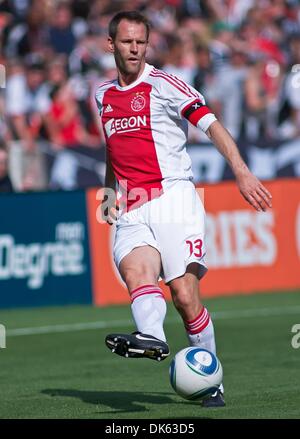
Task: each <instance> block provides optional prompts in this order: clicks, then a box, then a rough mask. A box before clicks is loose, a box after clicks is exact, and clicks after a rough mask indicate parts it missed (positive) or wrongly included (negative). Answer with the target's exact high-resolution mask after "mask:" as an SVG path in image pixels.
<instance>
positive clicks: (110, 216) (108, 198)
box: [95, 81, 119, 225]
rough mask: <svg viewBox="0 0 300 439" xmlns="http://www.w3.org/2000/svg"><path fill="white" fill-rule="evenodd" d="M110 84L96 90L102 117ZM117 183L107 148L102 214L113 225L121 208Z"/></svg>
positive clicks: (107, 83)
mask: <svg viewBox="0 0 300 439" xmlns="http://www.w3.org/2000/svg"><path fill="white" fill-rule="evenodd" d="M109 86H110V82H109V81H108V82H106V83H104V84H102V86H100V87H99V88H98V90H97V92H96V96H95V98H96V104H97V107H98V111H99V115H100V117H101V115H102V111H103V96H104V93H105V91H106V90H107V88H108V87H109ZM116 183H117V181H116V177H115V174H114V171H113V167H112V164H111V161H110V157H109V153H108V150H107V149H106V171H105V180H104V188H103V191H102V197H101V215H102V219H103V220H104V221H105V222H107V224H109V225H112V224H113V223H114V222H115V221H116V220H117V216H118V210H119V208H118V206H117V197H116Z"/></svg>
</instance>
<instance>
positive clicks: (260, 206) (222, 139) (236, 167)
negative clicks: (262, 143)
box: [206, 120, 272, 211]
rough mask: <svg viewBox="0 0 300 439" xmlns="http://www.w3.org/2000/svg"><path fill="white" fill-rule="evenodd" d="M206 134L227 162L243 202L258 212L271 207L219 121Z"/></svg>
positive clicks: (257, 181)
mask: <svg viewBox="0 0 300 439" xmlns="http://www.w3.org/2000/svg"><path fill="white" fill-rule="evenodd" d="M206 134H207V136H208V137H209V138H210V139H211V140H212V142H213V143H214V145H215V146H216V147H217V149H218V150H219V151H220V153H221V154H222V155H223V157H225V159H226V160H227V162H228V164H229V166H230V167H231V169H232V172H233V173H234V175H235V178H236V182H237V185H238V187H239V190H240V192H241V194H242V195H243V197H244V198H245V200H246V201H248V203H250V204H251V205H252V206H253V207H254V208H255V209H256V210H258V211H261V210H263V211H265V210H266V209H267V207H272V202H271V199H272V195H271V194H270V192H269V191H268V189H266V188H265V186H264V185H263V184H262V183H261V182H260V181H259V180H258V179H257V178H256V177H255V175H253V174H252V173H251V172H250V170H249V168H248V167H247V165H246V163H245V162H244V160H243V159H242V157H241V155H240V153H239V150H238V147H237V145H236V143H235V141H234V140H233V138H232V137H231V135H230V134H229V132H228V131H227V130H226V128H224V127H223V125H222V124H221V123H220V122H219V121H217V120H215V121H214V122H212V123H211V124H210V126H209V128H208V129H207V130H206Z"/></svg>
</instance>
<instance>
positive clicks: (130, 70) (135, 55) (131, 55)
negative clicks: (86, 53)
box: [108, 20, 148, 77]
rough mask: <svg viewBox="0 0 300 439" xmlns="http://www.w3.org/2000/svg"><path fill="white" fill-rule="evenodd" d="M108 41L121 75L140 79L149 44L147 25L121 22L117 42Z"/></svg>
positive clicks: (126, 21)
mask: <svg viewBox="0 0 300 439" xmlns="http://www.w3.org/2000/svg"><path fill="white" fill-rule="evenodd" d="M108 41H109V47H110V50H111V51H112V52H113V53H114V56H115V60H116V65H117V68H118V70H119V71H120V72H121V74H122V75H125V76H132V77H138V76H139V74H140V73H142V71H143V70H144V66H145V56H146V49H147V44H148V41H147V30H146V27H145V25H144V24H143V23H135V22H134V21H128V20H121V21H120V23H119V25H118V31H117V35H116V38H115V40H114V41H113V40H112V39H111V38H109V40H108Z"/></svg>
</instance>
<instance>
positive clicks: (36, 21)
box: [0, 0, 300, 192]
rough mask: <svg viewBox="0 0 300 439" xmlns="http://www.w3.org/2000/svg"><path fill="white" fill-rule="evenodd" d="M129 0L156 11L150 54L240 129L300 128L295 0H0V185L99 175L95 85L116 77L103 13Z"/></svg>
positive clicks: (67, 181)
mask: <svg viewBox="0 0 300 439" xmlns="http://www.w3.org/2000/svg"><path fill="white" fill-rule="evenodd" d="M133 9H138V10H140V11H142V12H143V13H144V14H145V15H146V16H147V17H148V18H149V19H150V21H151V23H152V32H151V36H150V44H149V49H148V53H147V60H148V62H149V63H150V64H153V65H154V66H155V67H157V68H162V69H164V70H165V71H167V72H169V73H172V74H175V75H177V76H179V77H180V78H182V79H184V80H185V81H186V82H187V83H189V84H191V85H193V86H194V87H195V88H196V89H197V90H199V91H200V92H201V93H202V94H203V95H204V96H205V97H206V101H207V102H208V103H209V105H210V107H211V108H212V109H213V111H214V112H215V114H216V115H217V116H218V118H219V119H220V120H221V121H222V122H223V124H224V125H225V126H226V128H227V129H228V130H229V131H230V133H231V134H232V136H233V137H234V138H235V139H236V140H238V139H241V138H243V139H247V140H248V141H250V142H257V141H262V140H263V141H264V140H266V141H270V140H271V141H272V140H282V141H285V140H287V139H295V138H297V137H298V136H300V1H299V0H166V1H161V0H151V1H147V0H0V47H1V50H0V58H1V60H0V64H1V65H2V67H3V66H4V69H3V68H2V69H0V86H1V89H0V139H1V143H0V192H1V191H5V190H8V189H9V188H11V190H12V187H14V190H16V191H26V190H43V189H75V188H77V187H78V186H79V182H78V181H79V180H78V169H79V167H82V168H83V169H86V170H87V171H88V170H91V169H92V170H93V172H94V174H95V175H96V176H97V178H98V179H99V183H101V181H102V180H101V179H102V178H103V174H104V167H103V162H101V159H103V157H104V148H103V147H104V139H103V136H102V135H101V130H100V129H99V117H98V113H97V109H96V105H95V102H94V92H95V89H96V88H97V86H98V85H99V84H101V82H103V81H105V80H107V79H112V78H113V77H115V68H114V59H113V56H112V55H111V54H109V53H108V52H107V28H108V23H109V21H110V19H111V17H112V16H113V14H114V13H116V12H118V11H120V10H133ZM0 67H1V66H0ZM189 136H190V138H189V140H190V142H201V141H204V140H205V139H204V135H203V134H202V133H201V132H199V130H196V129H193V128H191V129H190V134H189ZM2 162H3V163H2ZM101 163H102V165H101ZM8 172H10V174H11V179H12V183H13V184H12V186H10V185H9V184H8V182H7V178H8ZM90 183H91V184H94V183H95V182H94V181H91V182H90Z"/></svg>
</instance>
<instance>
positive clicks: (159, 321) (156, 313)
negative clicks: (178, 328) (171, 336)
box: [131, 285, 167, 341]
mask: <svg viewBox="0 0 300 439" xmlns="http://www.w3.org/2000/svg"><path fill="white" fill-rule="evenodd" d="M131 301H132V303H131V311H132V315H133V319H134V321H135V324H136V327H137V330H138V331H140V332H142V333H143V334H149V335H153V336H154V337H156V338H158V339H159V340H162V341H166V336H165V333H164V328H163V324H164V319H165V316H166V312H167V306H166V301H165V298H164V295H163V292H162V290H161V289H160V288H159V287H157V286H156V285H142V286H140V287H138V288H136V289H135V290H133V291H132V292H131Z"/></svg>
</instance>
